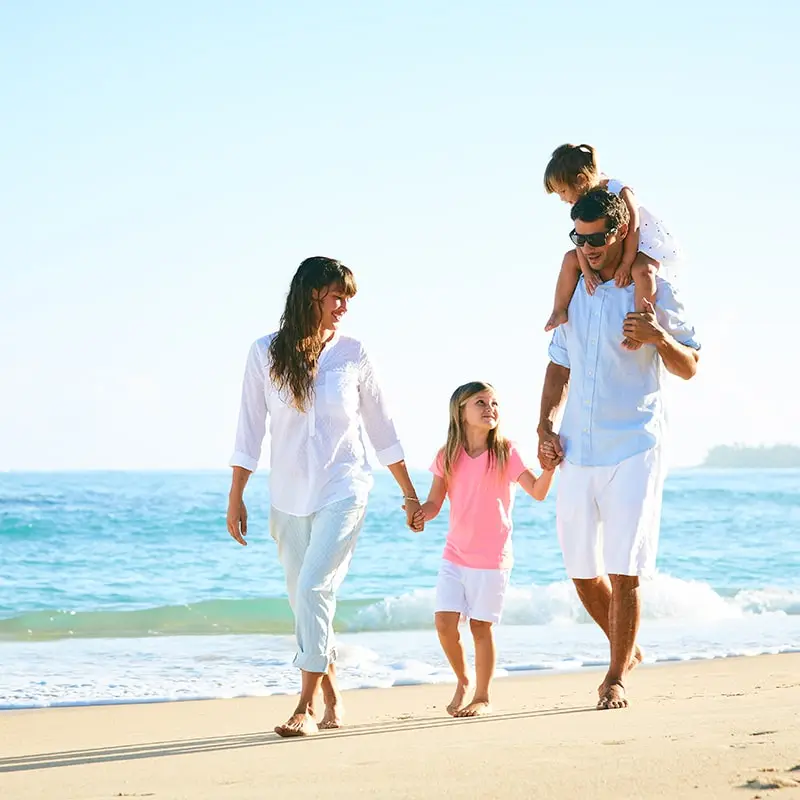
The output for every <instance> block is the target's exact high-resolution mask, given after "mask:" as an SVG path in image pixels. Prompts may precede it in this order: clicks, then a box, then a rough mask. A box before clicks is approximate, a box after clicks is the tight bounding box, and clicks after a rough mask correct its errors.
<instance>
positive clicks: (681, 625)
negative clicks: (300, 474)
mask: <svg viewBox="0 0 800 800" xmlns="http://www.w3.org/2000/svg"><path fill="white" fill-rule="evenodd" d="M413 477H414V478H415V481H416V485H417V486H418V488H419V491H420V492H421V493H422V492H424V491H426V489H427V486H428V483H429V477H428V475H427V473H424V472H421V473H415V474H414V476H413ZM556 482H557V479H556ZM228 487H229V473H228V472H226V471H219V472H140V473H136V472H84V473H81V472H70V473H50V474H48V473H13V472H9V473H2V474H0V665H2V668H1V669H0V708H2V709H20V708H33V707H43V706H71V705H87V704H88V705H97V704H108V703H138V702H158V701H175V700H188V699H200V698H219V697H240V696H252V695H270V694H287V693H295V692H296V691H297V689H298V679H299V676H298V673H297V670H296V669H295V668H294V667H293V666H292V658H293V655H294V645H293V636H292V615H291V612H290V609H289V606H288V603H287V601H286V595H285V589H284V583H283V575H282V572H281V568H280V565H279V564H278V561H277V556H276V548H275V544H274V542H273V541H272V539H271V538H270V536H269V533H268V510H269V492H268V485H267V479H266V476H265V474H263V473H257V474H256V475H255V476H254V477H253V478H252V479H251V481H250V485H249V486H248V490H247V495H246V501H247V503H248V508H249V512H250V530H249V535H248V541H249V546H248V547H246V548H245V547H241V546H240V545H238V544H236V543H235V542H234V541H233V540H232V539H231V538H230V536H229V535H228V533H227V531H226V528H225V511H226V501H227V492H228ZM400 505H401V498H400V496H399V492H398V490H397V488H396V486H395V485H394V483H393V481H392V479H391V477H390V476H389V475H388V473H386V472H385V471H380V472H377V473H376V476H375V488H374V489H373V492H372V495H371V499H370V504H369V508H368V512H367V519H366V524H365V527H364V529H363V532H362V534H361V538H360V541H359V544H358V547H357V550H356V553H355V557H354V559H353V562H352V567H351V569H350V573H349V575H348V576H347V578H346V580H345V582H344V585H343V587H342V590H341V592H340V597H339V606H338V611H337V615H336V628H337V631H338V632H339V636H338V642H339V664H338V666H339V674H340V680H341V684H342V686H343V688H346V689H357V688H361V687H391V686H399V685H408V684H418V683H447V682H451V681H452V680H453V678H452V675H451V673H450V670H449V668H448V667H447V664H446V662H445V659H444V657H443V655H442V653H441V652H440V649H439V645H438V641H437V638H436V633H435V630H434V628H433V586H434V582H435V578H436V573H437V569H438V566H439V562H440V559H441V553H442V547H443V543H444V538H445V534H446V530H447V514H446V510H447V509H446V507H445V509H444V510H443V513H442V514H441V515H440V517H439V518H438V519H436V520H435V521H433V522H431V523H429V524H428V526H427V527H426V529H425V531H424V532H423V533H421V534H415V533H412V532H411V531H409V530H408V529H406V528H405V525H404V515H403V512H402V511H401V509H400ZM514 525H515V528H514V542H515V545H514V547H515V557H516V564H515V567H514V570H513V573H512V580H511V584H512V585H511V589H510V592H509V595H508V599H507V605H506V610H505V615H504V618H503V621H502V623H501V624H500V625H499V626H498V628H497V632H496V634H497V647H498V664H499V669H498V676H499V677H500V678H502V677H503V676H505V675H509V674H513V673H531V674H534V675H543V674H546V673H550V672H554V671H561V672H564V671H576V670H577V671H580V670H591V669H595V670H597V669H601V668H602V667H603V666H604V665H605V664H607V662H608V644H607V642H606V640H605V639H604V637H603V635H602V633H601V632H600V630H599V629H598V628H597V627H596V626H595V625H594V624H593V623H592V622H591V621H590V620H589V619H588V617H587V615H586V613H585V612H584V611H583V610H582V608H581V605H580V603H579V602H578V600H577V597H576V595H575V592H574V589H573V587H572V585H571V584H570V582H569V581H568V580H567V578H566V574H565V572H564V568H563V565H562V562H561V556H560V553H559V549H558V543H557V539H556V532H555V492H551V496H550V497H549V498H548V499H547V500H546V501H545V502H543V503H536V502H535V501H533V500H530V499H529V498H528V497H527V496H526V495H524V494H523V493H521V492H520V493H519V494H518V496H517V502H516V506H515V510H514ZM658 563H659V569H658V573H657V574H656V575H655V576H654V577H653V578H651V579H648V580H647V581H645V582H644V584H643V586H642V595H643V604H644V612H643V620H642V626H641V633H640V644H641V645H642V647H643V648H644V651H645V662H647V663H650V664H658V663H663V662H673V661H684V660H690V659H711V658H726V657H730V656H749V655H756V654H761V653H780V652H798V651H800V470H792V469H781V470H777V469H776V470H736V469H726V470H707V469H701V468H698V469H684V470H675V471H673V472H672V473H671V475H670V476H669V478H668V480H667V484H666V489H665V496H664V511H663V520H662V528H661V542H660V550H659V562H658ZM465 633H466V634H467V637H466V638H468V631H465ZM534 691H535V689H534Z"/></svg>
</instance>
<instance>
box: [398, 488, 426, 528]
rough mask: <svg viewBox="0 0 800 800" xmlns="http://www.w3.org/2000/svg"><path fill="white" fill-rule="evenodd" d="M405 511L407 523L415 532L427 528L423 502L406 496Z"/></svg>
mask: <svg viewBox="0 0 800 800" xmlns="http://www.w3.org/2000/svg"><path fill="white" fill-rule="evenodd" d="M403 511H405V512H406V525H408V527H409V528H411V530H412V531H414V533H420V532H421V531H422V530H424V528H425V516H424V515H423V513H422V504H421V503H420V502H419V500H417V499H416V498H413V499H412V498H408V497H407V498H405V501H404V502H403Z"/></svg>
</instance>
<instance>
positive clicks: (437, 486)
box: [420, 475, 447, 522]
mask: <svg viewBox="0 0 800 800" xmlns="http://www.w3.org/2000/svg"><path fill="white" fill-rule="evenodd" d="M446 495H447V484H446V483H445V482H444V478H440V477H439V476H438V475H434V476H433V483H432V484H431V490H430V491H429V492H428V499H427V500H426V501H425V502H424V503H423V504H422V507H421V509H420V510H421V511H422V516H423V519H424V520H425V522H429V521H430V520H432V519H434V518H435V517H436V516H438V514H439V512H440V511H441V510H442V504H443V503H444V498H445V496H446Z"/></svg>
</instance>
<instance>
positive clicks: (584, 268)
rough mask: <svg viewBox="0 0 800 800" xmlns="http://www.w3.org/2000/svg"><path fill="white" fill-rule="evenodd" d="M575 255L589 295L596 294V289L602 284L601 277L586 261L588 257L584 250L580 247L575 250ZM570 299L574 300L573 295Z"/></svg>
mask: <svg viewBox="0 0 800 800" xmlns="http://www.w3.org/2000/svg"><path fill="white" fill-rule="evenodd" d="M575 253H576V254H577V256H578V266H579V267H580V268H581V274H582V275H583V281H584V283H585V284H586V291H587V292H588V293H589V294H594V292H595V289H597V287H598V286H599V285H600V284H601V283H602V281H601V280H600V276H599V275H598V274H597V273H596V272H595V271H594V270H593V269H592V268H591V267H590V266H589V262H588V261H587V260H586V256H585V255H584V254H583V250H582V249H581V248H580V247H576V248H575ZM570 298H572V295H571V294H570Z"/></svg>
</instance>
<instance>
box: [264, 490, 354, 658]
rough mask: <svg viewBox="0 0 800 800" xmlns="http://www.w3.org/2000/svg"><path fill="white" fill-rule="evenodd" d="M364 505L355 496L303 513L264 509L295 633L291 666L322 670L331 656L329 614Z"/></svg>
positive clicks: (334, 602) (332, 644)
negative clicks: (283, 579)
mask: <svg viewBox="0 0 800 800" xmlns="http://www.w3.org/2000/svg"><path fill="white" fill-rule="evenodd" d="M366 510H367V507H366V506H365V505H364V504H363V503H362V504H357V502H356V500H355V498H348V499H346V500H340V501H338V502H336V503H332V504H331V505H329V506H325V508H322V509H320V510H319V511H317V512H316V513H315V514H311V515H309V516H307V517H296V516H293V515H292V514H286V513H284V512H283V511H278V510H276V509H274V508H273V509H271V510H270V522H269V527H270V534H271V535H272V538H273V539H274V540H275V542H276V543H277V545H278V559H279V560H280V562H281V566H282V567H283V572H284V575H285V576H286V588H287V591H288V594H289V604H290V605H291V607H292V611H293V612H294V625H295V636H296V638H297V655H296V656H295V659H294V664H295V666H296V667H299V668H300V669H303V670H305V671H306V672H327V670H328V667H329V666H330V665H331V664H332V663H333V662H334V661H336V648H335V647H334V640H333V616H334V614H335V612H336V590H337V589H338V588H339V586H341V584H342V581H343V580H344V577H345V575H347V570H348V568H349V567H350V559H351V558H352V557H353V551H354V550H355V547H356V541H357V540H358V535H359V533H360V532H361V528H362V526H363V524H364V515H365V513H366Z"/></svg>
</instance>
